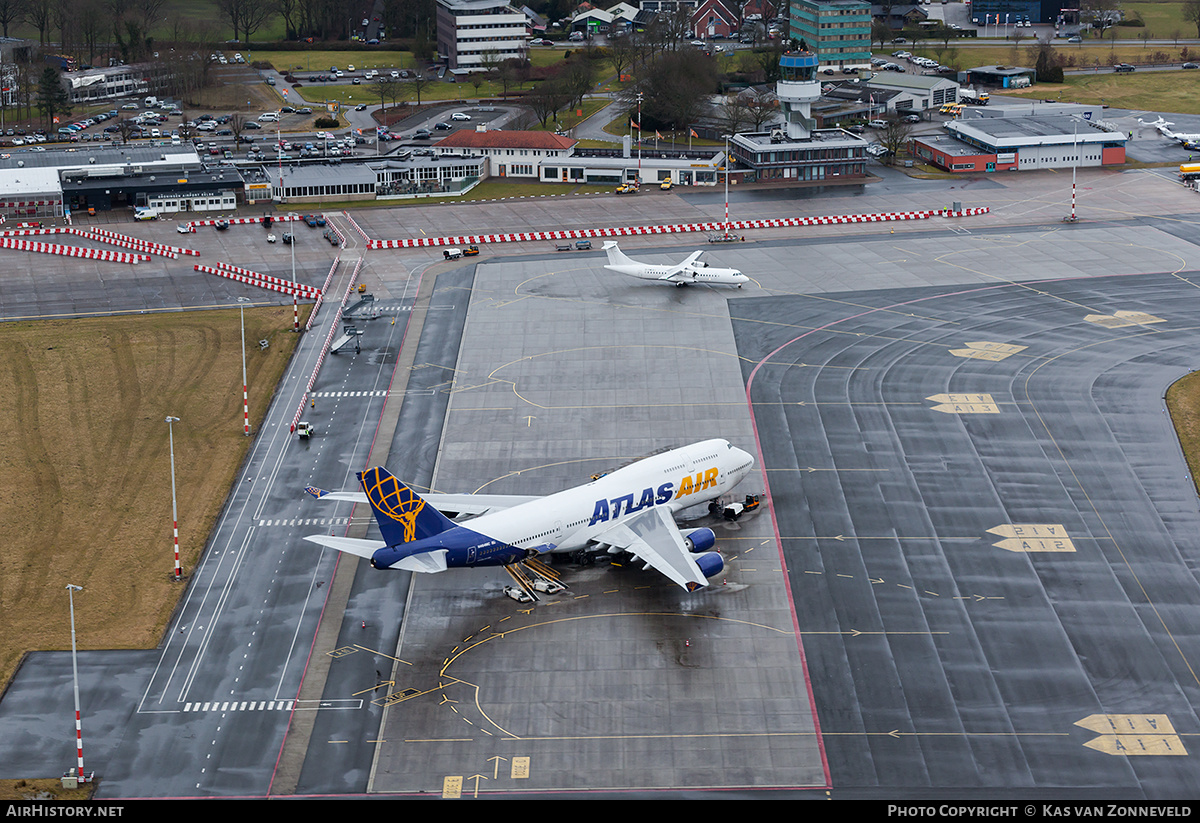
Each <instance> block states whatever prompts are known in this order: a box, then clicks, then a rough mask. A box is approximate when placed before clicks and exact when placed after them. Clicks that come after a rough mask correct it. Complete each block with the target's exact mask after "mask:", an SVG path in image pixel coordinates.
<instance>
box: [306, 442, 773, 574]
mask: <svg viewBox="0 0 1200 823" xmlns="http://www.w3.org/2000/svg"><path fill="white" fill-rule="evenodd" d="M753 466H754V458H753V457H751V456H750V455H749V454H747V453H746V452H744V451H742V450H741V449H738V448H735V447H734V446H732V445H731V444H730V443H729V442H728V441H727V440H705V441H703V442H701V443H694V444H692V445H690V446H684V447H682V448H679V449H672V450H671V451H667V452H663V453H662V454H656V455H653V456H651V457H647V458H645V459H644V460H639V461H638V462H636V463H633V464H631V465H628V466H624V467H622V468H620V469H617V470H616V471H613V472H610V473H609V474H606V475H603V476H601V477H598V478H597V479H595V480H593V481H592V482H591V483H588V484H586V485H583V486H576V487H575V488H573V489H567V490H566V491H561V492H557V493H556V494H552V495H549V496H547V497H526V496H512V495H506V496H499V495H483V494H428V495H424V496H421V495H418V494H417V493H416V492H414V491H413V490H412V489H410V488H408V487H407V486H405V485H404V484H403V483H401V482H400V481H399V480H397V479H396V478H395V477H393V476H392V475H391V474H389V473H388V471H387V469H384V468H382V467H377V468H373V469H368V470H367V471H365V472H362V473H361V474H359V475H358V479H359V483H360V484H361V485H362V487H363V492H365V494H364V493H362V492H327V491H323V490H321V489H316V488H313V487H311V486H310V487H308V488H307V489H305V491H307V492H308V493H309V494H311V495H313V496H314V497H316V498H318V499H321V500H347V501H354V502H369V503H370V504H371V509H372V510H373V511H374V512H375V519H376V521H377V522H378V523H379V531H380V533H381V534H382V536H383V539H384V543H382V544H381V543H379V542H378V541H376V540H361V539H358V538H353V537H334V536H331V535H312V536H309V537H305V538H304V539H305V540H308V541H311V542H313V543H318V544H320V545H322V546H328V547H330V548H333V549H337V550H338V551H341V552H346V553H348V554H353V555H357V556H359V557H366V558H369V559H370V560H371V565H372V566H373V567H374V568H376V569H404V570H407V571H412V572H429V573H433V572H442V571H445V570H446V569H451V568H466V567H474V566H507V565H509V564H511V563H520V562H521V561H522V560H527V559H529V558H531V557H535V556H537V555H538V554H544V553H554V552H574V551H579V550H587V551H605V552H607V553H609V554H617V553H620V552H629V553H630V554H632V555H634V556H636V557H637V558H638V559H639V560H641V561H642V562H643V563H644V564H646V565H647V566H653V567H654V568H655V569H657V570H658V571H660V572H662V573H663V574H664V575H666V576H667V577H668V578H670V579H671V580H672V581H673V582H675V583H677V584H678V585H680V586H682V587H684V588H685V589H687V590H688V591H695V590H696V589H699V588H702V587H704V586H707V585H708V578H710V577H712V576H713V575H715V574H718V573H719V572H720V571H721V570H722V569H723V568H724V567H725V562H724V561H723V560H722V559H721V555H720V554H719V553H718V552H716V551H709V549H711V548H712V547H713V546H714V545H715V544H716V535H715V534H713V531H712V529H707V528H700V529H689V530H687V531H680V530H679V527H678V526H676V525H675V518H674V517H673V515H674V514H675V513H676V512H678V511H681V510H683V509H687V508H691V507H692V506H695V505H698V504H702V503H705V502H707V501H709V500H715V499H716V498H718V497H720V496H721V495H723V494H725V493H726V492H728V491H729V490H730V489H732V488H733V487H734V486H736V485H737V484H738V482H739V481H740V480H741V479H742V478H743V477H745V476H746V475H747V474H749V472H750V469H751V468H752V467H753ZM446 513H450V514H475V515H477V516H476V517H474V518H472V519H470V520H466V521H464V522H462V523H461V524H459V523H455V522H454V521H452V520H450V519H449V518H448V517H447V516H446Z"/></svg>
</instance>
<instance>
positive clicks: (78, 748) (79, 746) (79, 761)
mask: <svg viewBox="0 0 1200 823" xmlns="http://www.w3.org/2000/svg"><path fill="white" fill-rule="evenodd" d="M81 591H83V587H82V586H75V585H72V584H70V583H68V584H67V597H68V599H70V601H71V677H72V680H73V681H74V683H75V757H76V767H75V768H76V772H77V775H76V777H77V779H78V780H79V782H80V783H87V782H89V778H88V776H87V775H85V774H84V773H83V724H82V723H81V722H80V719H79V718H80V713H79V664H78V663H77V662H76V660H75V592H81Z"/></svg>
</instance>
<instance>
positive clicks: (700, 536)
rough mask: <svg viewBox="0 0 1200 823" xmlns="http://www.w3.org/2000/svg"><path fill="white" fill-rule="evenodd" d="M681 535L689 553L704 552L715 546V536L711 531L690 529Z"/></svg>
mask: <svg viewBox="0 0 1200 823" xmlns="http://www.w3.org/2000/svg"><path fill="white" fill-rule="evenodd" d="M682 534H683V542H684V543H686V544H687V548H688V551H689V552H706V551H708V550H709V549H711V548H712V547H713V546H715V545H717V536H716V535H715V534H714V533H713V530H712V529H692V530H691V531H687V532H682Z"/></svg>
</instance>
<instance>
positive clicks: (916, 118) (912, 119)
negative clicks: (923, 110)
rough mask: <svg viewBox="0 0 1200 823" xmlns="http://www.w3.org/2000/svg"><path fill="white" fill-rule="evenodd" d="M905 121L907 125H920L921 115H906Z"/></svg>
mask: <svg viewBox="0 0 1200 823" xmlns="http://www.w3.org/2000/svg"><path fill="white" fill-rule="evenodd" d="M903 119H904V122H905V123H920V122H921V115H919V114H906V115H904V118H903Z"/></svg>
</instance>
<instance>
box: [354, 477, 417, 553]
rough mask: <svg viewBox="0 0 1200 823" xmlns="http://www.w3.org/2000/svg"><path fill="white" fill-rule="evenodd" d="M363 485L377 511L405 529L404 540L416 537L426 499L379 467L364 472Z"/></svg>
mask: <svg viewBox="0 0 1200 823" xmlns="http://www.w3.org/2000/svg"><path fill="white" fill-rule="evenodd" d="M362 486H363V491H365V492H366V493H367V498H368V499H369V500H370V501H371V504H372V505H373V506H374V507H375V510H376V512H377V513H379V514H381V515H384V516H386V517H388V518H390V519H391V520H394V521H395V522H397V523H399V524H400V526H401V527H402V528H403V529H404V542H405V543H409V542H411V541H412V540H413V539H414V538H415V537H416V528H417V526H416V523H417V515H419V514H420V513H421V509H423V508H425V501H424V500H422V499H421V498H420V497H419V496H418V495H417V493H416V492H414V491H413V490H412V489H410V488H408V487H407V486H405V485H404V484H403V483H401V482H399V481H398V480H396V478H394V477H392V476H391V475H390V474H381V472H380V470H379V469H377V468H375V469H369V470H368V471H366V472H364V473H363V475H362Z"/></svg>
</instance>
